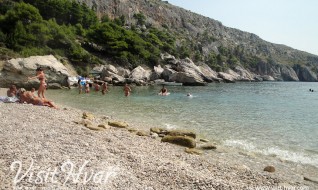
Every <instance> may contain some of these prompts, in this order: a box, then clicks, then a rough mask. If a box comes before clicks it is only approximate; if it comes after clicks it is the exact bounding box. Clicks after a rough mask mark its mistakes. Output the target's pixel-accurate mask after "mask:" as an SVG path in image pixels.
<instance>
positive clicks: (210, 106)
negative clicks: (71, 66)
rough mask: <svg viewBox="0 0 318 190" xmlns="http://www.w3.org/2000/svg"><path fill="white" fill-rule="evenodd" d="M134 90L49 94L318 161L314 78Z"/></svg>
mask: <svg viewBox="0 0 318 190" xmlns="http://www.w3.org/2000/svg"><path fill="white" fill-rule="evenodd" d="M309 89H314V90H315V92H309ZM132 90H133V91H132V94H131V96H130V97H124V93H123V89H122V87H110V92H109V93H108V94H106V95H104V96H103V95H101V93H96V92H93V91H91V93H90V94H78V91H77V89H72V90H49V91H47V94H48V97H49V98H50V99H53V100H54V101H55V102H56V103H58V104H62V105H67V106H71V107H75V108H80V109H86V110H89V111H92V112H97V113H99V114H104V115H110V116H115V117H116V118H119V119H123V120H126V121H128V122H134V123H141V124H147V125H149V126H150V127H152V126H157V127H167V128H187V129H192V130H195V131H196V132H198V133H200V134H203V135H204V137H205V138H208V139H211V140H214V141H217V142H218V143H220V144H222V145H224V146H228V147H234V148H238V149H242V150H245V151H249V152H255V153H260V154H264V155H274V156H277V157H279V158H282V159H284V160H290V161H293V162H298V163H303V164H310V165H313V166H316V167H318V83H302V82H262V83H235V84H223V83H222V84H209V85H208V86H205V87H185V86H168V90H169V92H171V94H170V95H169V96H158V95H157V93H158V92H159V90H160V86H148V87H132ZM187 93H191V94H192V95H193V96H192V97H187V96H186V94H187Z"/></svg>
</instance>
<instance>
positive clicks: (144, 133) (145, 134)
mask: <svg viewBox="0 0 318 190" xmlns="http://www.w3.org/2000/svg"><path fill="white" fill-rule="evenodd" d="M136 135H138V136H149V134H148V133H147V132H146V131H138V132H137V133H136Z"/></svg>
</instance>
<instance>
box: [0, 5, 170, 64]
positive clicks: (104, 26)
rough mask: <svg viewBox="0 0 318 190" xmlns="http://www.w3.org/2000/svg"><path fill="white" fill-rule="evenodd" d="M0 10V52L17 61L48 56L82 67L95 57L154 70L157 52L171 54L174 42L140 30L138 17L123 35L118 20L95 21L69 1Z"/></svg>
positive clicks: (96, 60) (121, 22) (155, 32)
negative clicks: (13, 55)
mask: <svg viewBox="0 0 318 190" xmlns="http://www.w3.org/2000/svg"><path fill="white" fill-rule="evenodd" d="M0 7H1V8H0V46H2V47H5V48H8V49H12V50H14V51H16V52H18V53H20V54H21V55H22V56H31V55H44V54H54V55H60V56H66V57H68V58H69V59H70V60H71V61H72V62H73V63H74V64H77V65H81V66H86V65H87V64H95V63H99V62H100V61H99V58H97V56H96V55H98V56H100V55H102V56H103V57H108V58H112V59H114V60H115V61H116V60H118V61H120V62H122V63H126V64H129V66H131V67H134V66H136V65H139V64H156V63H157V62H158V60H159V55H160V52H163V51H165V52H168V53H171V54H175V53H176V50H175V44H174V43H175V39H174V38H173V37H172V36H171V35H169V34H168V33H167V32H164V31H160V30H158V29H155V28H152V27H148V28H147V29H141V25H143V24H144V23H145V16H144V15H143V14H141V13H140V14H136V15H135V16H134V17H135V19H136V20H137V22H136V23H137V25H135V26H131V28H130V29H129V28H127V27H124V25H125V17H124V16H121V17H119V18H116V19H114V20H110V19H109V18H108V17H107V16H104V17H103V18H102V19H101V21H100V20H98V18H97V17H96V14H95V12H94V11H92V10H90V9H89V8H88V7H87V6H86V5H85V4H79V3H77V2H75V1H68V0H24V1H10V0H4V1H0ZM94 54H95V55H94Z"/></svg>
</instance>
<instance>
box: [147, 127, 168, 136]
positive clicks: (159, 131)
mask: <svg viewBox="0 0 318 190" xmlns="http://www.w3.org/2000/svg"><path fill="white" fill-rule="evenodd" d="M150 132H153V133H157V134H158V135H159V134H166V133H167V130H166V129H164V128H158V127H151V128H150Z"/></svg>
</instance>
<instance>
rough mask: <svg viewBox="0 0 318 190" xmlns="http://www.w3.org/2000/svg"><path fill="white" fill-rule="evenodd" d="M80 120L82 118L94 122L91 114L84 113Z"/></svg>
mask: <svg viewBox="0 0 318 190" xmlns="http://www.w3.org/2000/svg"><path fill="white" fill-rule="evenodd" d="M82 118H83V119H88V120H94V118H95V117H94V115H93V114H91V113H87V112H84V113H83V117H82Z"/></svg>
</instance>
